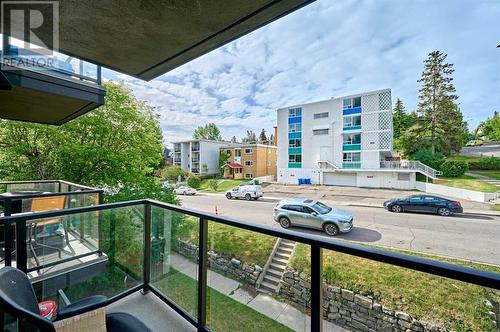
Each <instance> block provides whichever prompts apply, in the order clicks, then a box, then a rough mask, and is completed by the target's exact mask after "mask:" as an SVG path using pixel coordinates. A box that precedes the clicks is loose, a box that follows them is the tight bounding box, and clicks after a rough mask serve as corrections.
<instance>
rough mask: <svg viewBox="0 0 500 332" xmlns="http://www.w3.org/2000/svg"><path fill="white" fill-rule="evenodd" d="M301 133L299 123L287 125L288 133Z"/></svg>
mask: <svg viewBox="0 0 500 332" xmlns="http://www.w3.org/2000/svg"><path fill="white" fill-rule="evenodd" d="M301 131H302V124H301V123H290V124H288V132H289V133H300V132H301Z"/></svg>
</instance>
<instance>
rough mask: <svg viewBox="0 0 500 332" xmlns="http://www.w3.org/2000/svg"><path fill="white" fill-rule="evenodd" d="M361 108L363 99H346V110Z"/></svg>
mask: <svg viewBox="0 0 500 332" xmlns="http://www.w3.org/2000/svg"><path fill="white" fill-rule="evenodd" d="M354 107H361V97H355V98H347V99H344V109H349V108H354Z"/></svg>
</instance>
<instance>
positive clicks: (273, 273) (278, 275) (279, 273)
mask: <svg viewBox="0 0 500 332" xmlns="http://www.w3.org/2000/svg"><path fill="white" fill-rule="evenodd" d="M283 272H284V271H279V270H275V269H271V268H269V269H268V270H267V274H266V275H270V276H271V277H274V278H279V279H281V276H282V275H283Z"/></svg>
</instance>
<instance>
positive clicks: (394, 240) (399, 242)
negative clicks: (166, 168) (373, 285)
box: [180, 193, 500, 265]
mask: <svg viewBox="0 0 500 332" xmlns="http://www.w3.org/2000/svg"><path fill="white" fill-rule="evenodd" d="M180 198H181V200H182V205H183V206H185V207H188V208H192V209H197V210H201V211H206V212H211V213H215V211H216V209H217V213H218V214H220V215H222V216H227V217H232V218H236V219H240V220H243V221H247V222H253V223H256V224H263V225H268V226H271V227H280V226H279V224H278V223H276V222H275V221H274V220H273V218H272V212H273V207H274V206H275V205H276V204H277V200H275V199H269V198H264V199H261V200H258V201H245V200H228V199H226V198H225V197H224V196H223V195H222V194H204V193H200V194H198V195H196V196H180ZM325 203H327V204H328V203H329V202H328V201H325ZM336 207H339V208H343V209H346V210H349V211H351V212H352V213H353V215H354V229H353V230H352V231H351V232H350V233H348V234H343V235H339V236H337V237H335V238H338V239H344V240H352V241H358V242H361V243H366V244H372V245H380V246H388V247H392V248H399V249H406V250H414V251H418V252H423V253H429V254H436V255H441V256H447V257H453V258H461V259H467V260H472V261H477V262H482V263H489V264H496V265H500V256H499V255H498V252H500V241H499V240H498V239H499V238H500V216H491V215H483V214H470V213H468V214H462V215H453V216H451V217H440V216H437V215H428V214H414V213H402V214H394V213H391V212H388V211H386V210H384V209H382V208H375V207H361V206H336ZM292 229H293V230H298V231H301V232H314V233H315V234H319V235H323V234H322V233H321V232H316V231H312V230H304V229H298V228H292ZM323 236H326V235H323Z"/></svg>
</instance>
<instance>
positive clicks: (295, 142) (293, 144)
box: [288, 138, 302, 148]
mask: <svg viewBox="0 0 500 332" xmlns="http://www.w3.org/2000/svg"><path fill="white" fill-rule="evenodd" d="M301 146H302V139H300V138H296V139H290V140H288V147H289V148H300V147H301Z"/></svg>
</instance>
